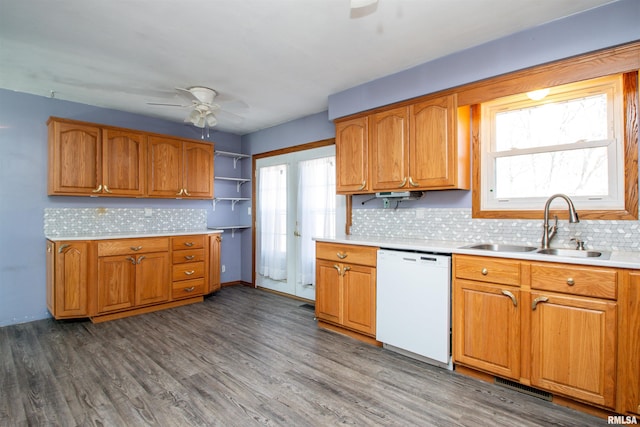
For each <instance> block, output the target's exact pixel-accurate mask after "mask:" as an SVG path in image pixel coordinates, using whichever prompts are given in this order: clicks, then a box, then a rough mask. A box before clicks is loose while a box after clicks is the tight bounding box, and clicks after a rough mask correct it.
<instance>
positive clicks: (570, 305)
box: [452, 255, 640, 413]
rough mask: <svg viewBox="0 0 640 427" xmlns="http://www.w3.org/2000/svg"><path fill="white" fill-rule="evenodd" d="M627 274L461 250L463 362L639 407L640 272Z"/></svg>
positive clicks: (457, 258) (598, 400) (567, 394)
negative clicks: (639, 324) (468, 253)
mask: <svg viewBox="0 0 640 427" xmlns="http://www.w3.org/2000/svg"><path fill="white" fill-rule="evenodd" d="M627 274H628V271H625V270H620V269H615V268H605V267H591V266H584V265H573V264H560V263H546V262H529V261H523V260H516V259H497V258H490V257H477V256H467V255H454V257H453V310H452V312H453V358H454V362H455V363H456V365H461V366H464V367H467V368H472V369H473V370H478V371H482V372H485V373H488V374H491V375H495V376H498V377H503V378H507V379H512V380H514V381H517V382H520V383H522V384H525V385H529V386H532V387H535V388H538V389H541V390H545V391H548V392H550V393H552V394H553V395H554V396H561V397H563V398H568V399H571V400H575V401H577V402H582V403H585V404H588V405H595V406H597V407H600V408H604V409H606V410H611V411H618V412H621V413H624V412H628V413H631V412H633V411H634V410H635V411H637V410H638V404H639V403H640V402H639V401H638V400H639V399H638V387H639V385H640V379H638V373H639V371H640V364H639V363H638V360H639V359H638V356H637V354H638V351H639V350H640V348H639V346H640V344H639V342H638V338H637V335H638V332H639V331H638V326H633V325H638V317H637V316H638V314H637V311H638V310H637V308H638V304H639V303H638V297H639V296H640V291H638V288H639V287H640V286H631V282H633V281H636V282H637V285H640V275H638V274H631V279H630V280H626V279H625V277H627V276H626V275H627ZM624 286H626V288H625V287H624ZM622 289H626V290H625V291H623V292H619V291H620V290H622ZM634 292H635V293H634ZM630 296H634V297H635V298H636V302H635V303H632V302H631V299H630V298H629V297H630ZM629 304H635V308H634V309H629V308H628V306H629ZM622 306H625V307H627V308H625V309H621V308H622ZM632 316H635V318H634V317H632ZM633 334H635V338H634V337H632V335H633ZM631 347H633V348H631ZM627 348H628V349H627ZM624 349H627V350H624ZM625 405H626V407H625Z"/></svg>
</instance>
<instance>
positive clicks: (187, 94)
mask: <svg viewBox="0 0 640 427" xmlns="http://www.w3.org/2000/svg"><path fill="white" fill-rule="evenodd" d="M176 92H177V93H178V95H179V96H180V97H182V98H183V99H185V100H186V101H188V102H192V103H193V102H197V103H200V102H201V101H200V100H199V99H198V97H197V96H195V95H194V94H193V93H191V91H190V90H189V89H184V88H181V87H177V88H176Z"/></svg>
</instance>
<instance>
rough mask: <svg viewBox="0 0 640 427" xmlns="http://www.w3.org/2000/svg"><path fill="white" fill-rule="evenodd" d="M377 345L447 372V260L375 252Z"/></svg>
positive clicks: (448, 328) (449, 291)
mask: <svg viewBox="0 0 640 427" xmlns="http://www.w3.org/2000/svg"><path fill="white" fill-rule="evenodd" d="M376 293H377V297H376V339H377V340H378V341H380V342H382V343H383V344H384V347H385V348H388V349H389V350H393V351H397V352H400V353H403V354H405V355H407V356H410V357H415V358H418V359H420V360H423V361H425V362H428V363H432V364H435V365H438V366H442V367H446V368H448V369H452V368H453V365H452V363H451V337H450V334H451V308H450V306H451V256H449V255H439V254H431V253H423V252H405V251H397V250H389V249H380V250H378V265H377V292H376Z"/></svg>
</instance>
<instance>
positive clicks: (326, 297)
mask: <svg viewBox="0 0 640 427" xmlns="http://www.w3.org/2000/svg"><path fill="white" fill-rule="evenodd" d="M377 249H378V248H374V247H366V246H355V245H342V244H334V243H326V242H316V318H317V319H318V320H319V321H320V322H321V323H320V325H321V326H323V325H330V326H332V327H333V328H332V329H335V328H338V329H342V330H344V331H350V332H353V333H355V334H359V335H362V336H367V337H370V338H375V335H376V251H377Z"/></svg>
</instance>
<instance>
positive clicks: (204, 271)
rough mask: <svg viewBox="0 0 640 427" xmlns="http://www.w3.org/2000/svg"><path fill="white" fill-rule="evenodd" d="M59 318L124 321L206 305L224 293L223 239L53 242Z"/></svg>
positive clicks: (50, 262) (52, 281)
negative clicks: (219, 292) (206, 299)
mask: <svg viewBox="0 0 640 427" xmlns="http://www.w3.org/2000/svg"><path fill="white" fill-rule="evenodd" d="M46 259H47V307H48V309H49V311H50V312H51V314H52V315H53V317H54V318H56V319H65V318H81V317H88V318H90V319H91V320H92V321H93V322H101V321H105V320H112V319H118V318H121V317H126V316H130V315H134V314H142V313H147V312H151V311H156V310H161V309H165V308H171V307H177V306H180V305H185V304H190V303H194V302H200V301H202V300H203V295H205V294H208V293H211V292H214V291H216V290H218V289H220V273H219V268H220V236H219V234H217V233H213V234H209V233H207V234H194V235H185V236H173V237H170V236H166V237H143V238H131V239H101V240H82V241H56V242H53V241H51V240H48V241H47V257H46Z"/></svg>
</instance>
